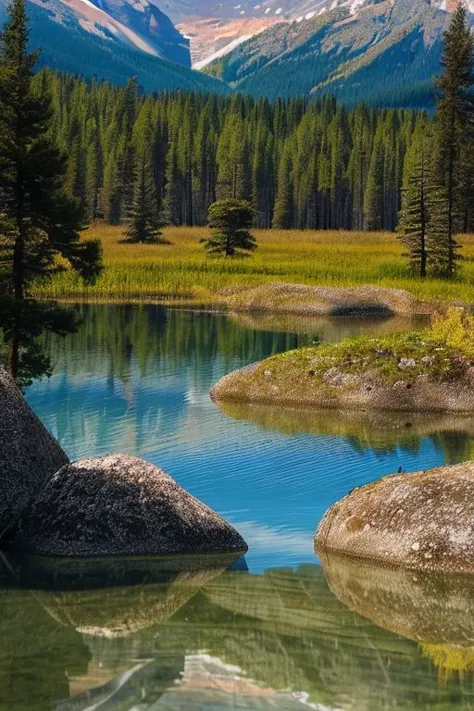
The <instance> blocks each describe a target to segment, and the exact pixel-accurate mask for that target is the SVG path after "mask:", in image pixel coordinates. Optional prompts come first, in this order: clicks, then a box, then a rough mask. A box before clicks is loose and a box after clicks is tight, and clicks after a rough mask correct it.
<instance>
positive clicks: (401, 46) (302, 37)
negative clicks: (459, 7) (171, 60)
mask: <svg viewBox="0 0 474 711" xmlns="http://www.w3.org/2000/svg"><path fill="white" fill-rule="evenodd" d="M298 4H299V3H298ZM333 4H334V3H333ZM299 5H300V4H299ZM439 5H441V6H440V7H438V6H437V5H435V4H433V3H432V2H430V0H366V1H365V2H364V0H353V2H351V3H347V2H341V3H340V5H339V7H335V8H334V9H332V10H329V11H324V12H319V13H316V14H315V15H312V12H309V14H306V15H305V16H304V17H303V18H302V19H301V16H300V17H298V18H297V19H296V20H294V21H292V22H281V23H279V24H277V25H275V26H273V27H271V28H270V29H267V30H266V31H264V32H262V33H261V34H259V35H258V36H256V37H253V38H251V39H249V40H248V41H246V42H244V43H243V44H241V45H239V46H238V47H236V48H235V49H233V50H232V51H231V52H230V53H228V54H226V55H225V56H224V57H220V58H217V59H216V60H214V61H213V62H212V63H211V64H210V65H209V66H208V67H207V69H206V71H207V72H208V73H209V74H212V75H213V76H216V77H219V78H220V79H222V80H223V81H224V82H226V83H228V84H229V85H231V86H232V87H234V88H238V89H239V91H243V92H248V93H251V94H253V95H256V96H261V95H263V96H267V97H269V98H272V99H273V98H275V97H276V96H283V97H289V96H294V95H296V94H303V95H308V96H317V95H318V94H321V93H322V92H331V93H332V94H334V95H336V96H337V97H339V98H340V99H341V100H344V101H345V102H346V103H355V102H357V101H361V100H365V101H370V102H371V103H376V104H388V105H390V104H396V105H407V106H417V105H422V106H426V104H427V102H428V103H429V101H430V99H429V97H430V96H431V99H432V77H433V76H434V75H435V74H436V73H437V72H439V60H440V54H441V36H442V33H443V31H444V29H445V28H446V27H447V24H448V22H449V14H448V13H447V12H446V9H451V7H449V6H447V5H446V2H445V3H439Z"/></svg>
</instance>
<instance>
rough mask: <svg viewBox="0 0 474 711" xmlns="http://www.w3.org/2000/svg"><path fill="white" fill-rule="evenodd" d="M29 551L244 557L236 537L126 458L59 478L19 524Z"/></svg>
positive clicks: (163, 477)
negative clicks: (237, 553)
mask: <svg viewBox="0 0 474 711" xmlns="http://www.w3.org/2000/svg"><path fill="white" fill-rule="evenodd" d="M19 540H20V542H21V543H22V544H23V545H25V546H26V548H27V549H28V550H30V551H33V552H37V553H43V554H46V555H53V556H71V557H94V556H113V555H118V556H124V555H147V554H148V555H173V554H181V553H224V552H231V551H241V552H244V551H246V550H247V545H246V543H245V541H244V540H243V538H242V537H241V536H240V534H239V533H238V532H237V531H236V530H235V529H234V528H233V527H232V526H231V525H230V524H229V523H227V522H226V521H224V519H223V518H221V517H220V516H219V515H218V514H217V513H215V512H214V511H212V510H211V509H210V508H208V507H207V506H205V505H204V504H203V503H201V502H200V501H198V500H197V499H195V498H194V497H193V496H191V494H189V493H188V492H186V491H185V490H184V489H182V488H181V487H180V486H178V484H177V483H176V482H175V481H174V480H173V479H172V478H171V477H170V476H168V474H165V472H163V471H162V470H161V469H158V468H157V467H155V466H154V465H153V464H150V463H149V462H146V461H143V460H141V459H138V458H136V457H131V456H128V455H123V454H122V455H121V454H118V455H114V456H106V457H98V458H92V459H84V460H82V461H79V462H75V463H73V464H69V465H67V466H65V467H63V468H62V469H61V470H60V471H58V472H57V473H56V474H55V475H54V476H53V477H52V479H51V480H50V481H49V483H48V485H47V486H46V487H45V488H44V489H43V490H42V491H41V493H40V495H39V496H38V497H37V499H36V500H35V501H34V503H33V504H32V505H31V506H30V507H29V508H28V509H27V511H26V512H25V514H24V516H23V517H22V519H21V521H20V528H19Z"/></svg>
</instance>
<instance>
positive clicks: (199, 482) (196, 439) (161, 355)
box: [27, 305, 445, 573]
mask: <svg viewBox="0 0 474 711" xmlns="http://www.w3.org/2000/svg"><path fill="white" fill-rule="evenodd" d="M83 318H84V325H83V327H82V329H81V331H80V332H79V333H78V334H77V335H74V336H71V337H68V338H67V339H65V340H64V339H52V340H51V341H50V342H49V344H48V347H49V349H50V353H51V356H52V360H53V364H54V374H53V376H52V377H51V378H50V379H49V380H42V381H40V382H37V383H35V384H34V385H33V386H32V387H30V388H29V390H28V393H27V397H28V400H29V402H30V404H31V405H32V407H33V409H34V410H35V412H37V414H38V415H39V416H40V417H41V419H42V420H43V421H44V422H45V424H46V425H47V427H48V428H49V429H50V430H51V431H52V432H53V433H54V435H55V436H56V437H57V438H58V439H59V441H60V442H61V444H62V446H63V447H64V448H65V450H66V451H67V453H68V455H69V456H70V458H71V459H79V458H82V457H86V456H91V455H101V454H106V453H111V452H127V453H131V454H135V455H138V456H141V457H144V458H146V459H149V460H150V461H152V462H153V463H154V464H157V465H158V466H160V467H161V468H163V469H164V470H165V471H167V472H168V473H169V474H171V475H172V476H173V477H174V478H175V479H176V480H177V481H178V482H179V484H181V485H182V486H183V487H185V488H186V489H187V490H189V491H190V492H191V493H192V494H194V495H195V496H196V497H198V498H199V499H201V500H202V501H204V502H205V503H206V504H208V505H209V506H211V507H212V508H213V509H215V510H216V511H218V512H219V513H220V514H222V515H223V516H224V517H226V518H227V519H228V520H230V521H231V522H232V523H233V524H234V525H235V526H236V528H237V529H238V530H239V531H240V532H241V533H242V535H243V536H244V538H245V539H246V541H247V542H248V544H249V553H248V556H247V560H248V565H249V569H250V570H251V571H252V572H257V573H258V572H262V571H263V570H265V569H267V568H271V567H277V566H278V567H280V566H293V567H294V566H296V565H299V564H301V563H306V562H315V556H314V552H313V535H314V532H315V529H316V526H317V524H318V522H319V521H320V519H321V517H322V515H323V514H324V511H325V510H326V509H327V508H328V507H329V506H330V505H331V504H332V503H333V502H334V501H336V500H337V499H338V498H340V497H341V496H343V495H344V494H346V493H347V492H348V491H349V490H350V489H352V488H353V487H354V486H356V485H360V484H364V483H366V482H370V481H373V480H374V479H376V478H378V477H380V476H383V475H385V474H390V473H393V472H395V471H397V470H398V468H399V467H403V468H404V470H405V471H411V470H417V469H421V468H428V467H433V466H436V465H439V464H442V463H443V462H444V460H445V455H444V452H443V448H442V447H441V446H440V444H439V442H436V441H435V440H434V439H433V437H429V436H422V437H420V438H418V440H417V442H416V446H415V447H406V446H402V444H403V443H398V442H397V441H395V443H394V442H391V446H390V447H386V448H385V447H384V446H380V442H379V446H377V448H374V447H371V446H365V447H360V446H355V443H354V441H353V438H351V437H350V436H337V435H331V434H329V435H328V434H317V433H313V434H305V433H298V432H296V433H295V434H292V435H291V436H289V435H287V434H284V433H282V432H281V431H278V430H272V429H264V428H263V427H262V426H259V424H258V423H257V424H256V423H252V422H246V421H244V420H235V419H232V418H231V417H228V416H227V415H225V414H223V413H222V412H221V411H220V409H219V408H218V407H217V406H216V405H215V404H214V403H213V402H212V401H211V400H210V397H209V389H210V388H211V387H212V385H213V383H215V382H216V381H217V380H218V379H219V378H220V377H221V376H223V375H225V374H226V373H228V372H229V371H231V370H233V369H234V368H238V367H240V366H242V365H244V364H246V363H249V362H252V361H254V360H256V359H258V358H263V357H266V356H268V355H270V354H271V353H274V352H276V351H280V350H286V349H288V348H291V347H295V346H297V345H302V344H306V343H312V342H315V341H318V340H335V339H339V338H342V337H344V336H345V335H347V334H349V335H356V334H357V333H371V332H378V331H380V330H381V329H382V330H383V329H390V327H391V325H390V322H388V323H387V322H380V321H358V322H356V321H351V320H347V319H340V320H339V321H333V322H329V321H328V322H324V321H315V322H314V325H312V324H311V322H310V323H308V322H307V321H305V322H302V323H301V324H300V323H299V322H298V320H297V319H296V320H295V319H293V328H294V331H293V332H292V333H288V332H281V331H269V330H268V321H267V322H265V324H264V326H265V329H267V330H261V327H260V324H259V322H258V320H257V321H256V322H255V323H254V324H253V325H254V328H249V325H248V319H247V320H245V319H244V320H243V321H242V320H239V319H236V318H234V317H232V316H226V315H223V314H209V313H199V312H197V313H196V312H195V313H193V312H186V311H177V310H175V311H173V310H165V309H163V308H162V307H159V306H154V305H141V306H117V305H110V306H109V305H107V306H88V307H83ZM252 323H253V322H252ZM410 325H411V324H410V323H408V322H406V323H403V322H402V323H401V324H400V322H395V323H394V324H393V326H394V327H395V326H396V327H397V328H408V327H409V326H410ZM382 445H383V440H382Z"/></svg>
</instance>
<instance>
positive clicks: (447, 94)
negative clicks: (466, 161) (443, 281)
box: [436, 3, 474, 277]
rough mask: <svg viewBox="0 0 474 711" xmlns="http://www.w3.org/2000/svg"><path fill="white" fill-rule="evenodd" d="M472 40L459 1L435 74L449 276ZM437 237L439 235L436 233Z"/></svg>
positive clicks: (469, 103) (473, 110)
mask: <svg viewBox="0 0 474 711" xmlns="http://www.w3.org/2000/svg"><path fill="white" fill-rule="evenodd" d="M473 53H474V40H473V37H472V34H471V29H470V26H469V23H468V21H467V10H466V7H465V6H464V4H463V3H459V5H458V7H457V9H456V10H455V12H454V13H453V17H452V20H451V24H450V27H449V29H448V30H447V32H446V33H445V35H444V40H443V57H442V64H443V67H444V74H443V75H442V76H440V77H438V79H437V81H436V88H437V90H438V102H437V128H438V141H439V173H440V178H441V179H442V180H443V183H444V185H445V188H446V197H447V202H448V204H447V232H446V235H445V237H444V239H445V241H446V245H445V246H444V247H443V248H442V249H441V246H440V250H439V258H440V259H441V256H442V255H444V258H445V263H444V264H439V265H438V266H439V269H440V272H441V273H443V274H444V275H445V276H447V277H452V276H453V275H454V274H455V271H456V260H457V258H458V255H457V247H458V246H457V243H456V240H455V233H456V232H457V231H458V230H460V229H461V228H462V223H463V220H462V215H463V212H464V205H463V201H464V197H465V196H464V195H463V191H462V190H461V185H462V184H461V181H460V175H461V174H462V169H461V165H460V160H461V157H462V145H463V144H465V143H466V142H469V144H470V150H471V151H472V150H473V123H474V98H473V95H472V85H473V83H474V76H473V68H474V54H473ZM439 237H440V238H441V235H439Z"/></svg>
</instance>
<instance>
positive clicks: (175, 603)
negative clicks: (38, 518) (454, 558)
mask: <svg viewBox="0 0 474 711" xmlns="http://www.w3.org/2000/svg"><path fill="white" fill-rule="evenodd" d="M78 310H79V311H80V313H81V316H82V318H83V326H82V327H81V329H80V330H79V332H78V333H77V334H75V335H74V336H70V337H67V338H65V339H60V338H51V339H50V340H49V341H48V342H47V343H46V344H45V347H46V348H47V350H48V353H49V355H50V356H51V359H52V363H53V365H54V374H53V376H52V377H51V378H50V379H49V380H43V381H40V382H36V383H35V384H34V385H33V386H31V387H30V388H29V389H28V391H27V398H28V400H29V402H30V403H31V405H32V406H33V408H34V410H35V411H36V412H37V413H38V415H39V416H40V417H41V418H42V419H43V421H44V422H45V423H46V425H47V426H48V427H49V428H50V429H51V431H52V432H53V433H54V434H55V435H56V437H57V438H58V439H59V440H60V442H61V444H62V445H63V447H64V448H65V449H66V450H67V452H68V454H69V456H70V457H71V458H73V459H77V458H81V457H86V456H89V455H100V454H105V453H107V452H120V451H122V452H129V453H132V454H136V455H139V456H142V457H146V458H147V459H150V460H151V461H153V462H154V463H155V464H158V465H159V466H160V467H162V468H164V469H165V470H166V471H168V472H169V473H170V474H171V475H173V476H174V477H175V478H176V479H177V481H178V482H179V483H180V484H182V485H183V486H184V487H185V488H186V489H188V490H189V491H191V492H192V493H193V494H194V495H196V496H197V497H199V498H200V499H202V500H203V501H205V502H206V503H207V504H209V505H210V506H211V507H213V508H214V509H216V510H217V511H219V512H220V513H221V514H222V515H223V516H225V517H227V518H228V519H229V520H230V521H232V522H233V523H234V524H235V526H236V527H237V528H238V529H239V530H240V531H241V532H242V534H243V535H244V537H245V538H246V540H247V542H248V544H249V553H248V556H247V564H248V571H246V570H245V567H244V566H242V565H241V566H239V569H238V570H224V569H223V567H222V566H221V564H220V563H214V565H212V564H211V563H206V567H205V568H204V569H198V570H194V569H191V570H185V571H183V570H182V567H183V563H182V559H180V561H179V566H180V567H179V570H178V571H175V572H169V571H168V572H163V570H158V571H157V570H156V569H155V568H154V567H153V566H154V564H155V561H153V560H152V561H149V560H143V559H141V558H139V559H131V560H127V561H125V562H123V561H116V560H114V559H112V560H99V561H97V560H92V561H83V562H81V563H78V562H75V561H72V562H71V561H67V562H65V561H61V560H60V561H57V560H54V559H53V560H52V561H51V560H49V561H46V562H45V560H44V559H40V560H38V559H34V558H33V559H31V558H30V559H27V560H26V561H21V562H19V561H17V560H15V559H12V560H9V559H7V560H6V565H4V562H5V560H4V558H3V556H2V558H1V560H0V578H1V583H0V711H168V710H169V711H171V710H173V711H229V710H230V709H236V710H241V711H302V709H304V707H306V708H307V709H308V710H309V709H312V711H338V710H339V711H341V710H342V711H382V710H383V711H402V710H404V711H453V710H454V711H473V710H474V679H473V672H474V624H473V620H474V581H472V580H471V578H469V577H468V576H464V577H462V578H461V579H457V578H455V577H453V578H450V579H448V580H444V579H443V580H442V581H438V580H432V579H425V578H424V577H423V576H421V575H417V576H414V575H412V574H411V573H408V574H407V573H404V572H403V571H396V570H394V571H388V570H384V569H383V570H382V571H380V570H378V569H375V570H372V569H370V567H369V566H365V567H364V568H363V569H361V567H360V564H352V566H351V565H349V563H348V561H344V560H342V561H341V560H339V561H338V560H337V559H336V560H333V561H332V562H331V561H329V563H328V561H326V562H325V570H324V571H323V569H322V568H321V567H320V566H319V564H318V561H317V559H316V557H315V555H314V552H313V535H314V531H315V528H316V526H317V524H318V521H319V520H320V518H321V516H322V515H323V513H324V511H325V509H326V508H327V507H328V506H329V505H330V504H331V503H332V502H333V501H335V500H336V499H338V498H339V497H341V496H342V495H344V494H345V493H346V492H347V491H349V490H350V489H352V488H353V487H354V486H356V485H360V484H363V483H365V482H369V481H371V480H373V479H375V478H377V477H379V476H382V475H384V474H389V473H391V472H394V471H396V470H398V468H399V467H403V468H404V469H405V470H406V471H409V470H415V469H420V468H427V467H431V466H435V465H437V464H442V463H443V462H444V461H449V462H451V461H460V460H463V459H467V458H468V457H469V456H472V454H473V452H474V448H473V447H472V444H471V442H472V438H471V432H472V431H473V428H472V424H471V423H469V422H468V423H466V422H462V421H460V420H459V419H457V418H454V419H453V418H447V419H446V418H441V419H440V418H434V419H433V418H421V419H420V418H415V417H414V416H411V415H400V416H397V417H395V418H393V419H392V418H388V419H386V418H385V417H384V416H382V415H380V414H379V415H377V417H376V418H375V419H373V420H370V418H369V421H367V420H366V419H364V416H362V415H360V416H356V415H355V414H354V415H351V414H350V413H329V412H317V411H312V412H301V411H286V410H283V409H281V408H280V409H278V410H272V409H271V408H244V409H242V408H235V407H234V408H230V410H229V409H228V408H227V409H226V411H227V412H228V414H225V413H224V412H222V411H221V410H220V409H219V408H218V407H216V406H215V405H214V404H213V403H212V402H211V400H210V398H209V389H210V388H211V387H212V385H213V384H214V383H215V382H216V381H217V380H218V379H219V378H220V377H221V376H222V375H224V374H225V373H228V372H229V371H231V370H232V369H234V368H237V367H240V366H242V365H244V364H246V363H249V362H252V361H255V360H258V359H261V358H264V357H265V356H268V355H270V354H272V353H275V352H278V351H283V350H288V349H290V348H294V347H297V346H299V345H304V344H308V343H313V342H318V341H321V340H323V341H324V340H326V341H334V340H338V339H340V338H343V337H344V336H355V335H357V334H358V333H380V332H383V331H388V330H392V329H407V328H411V327H413V326H415V327H416V326H418V325H419V324H418V323H415V324H413V323H410V322H408V321H400V320H397V321H395V320H391V321H375V320H372V321H365V322H360V321H359V322H357V321H353V320H344V319H341V320H338V321H330V320H319V321H318V320H304V319H303V320H301V319H295V318H292V319H290V320H283V321H282V320H281V319H271V318H268V317H265V318H263V317H262V318H256V317H251V318H250V317H249V316H248V315H242V316H231V315H228V316H226V315H223V314H213V313H203V312H201V313H193V312H186V311H173V310H167V309H164V308H162V307H160V306H153V305H136V306H82V307H80V308H78ZM64 565H66V568H64V567H63V566H64ZM22 566H23V567H22ZM130 566H131V568H132V572H133V576H132V577H131V576H130V573H131V570H130ZM134 566H137V567H138V573H137V570H136V569H135V568H134ZM216 566H217V567H216ZM58 567H59V569H60V572H61V573H66V575H62V574H58ZM136 574H137V575H138V577H136Z"/></svg>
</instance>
